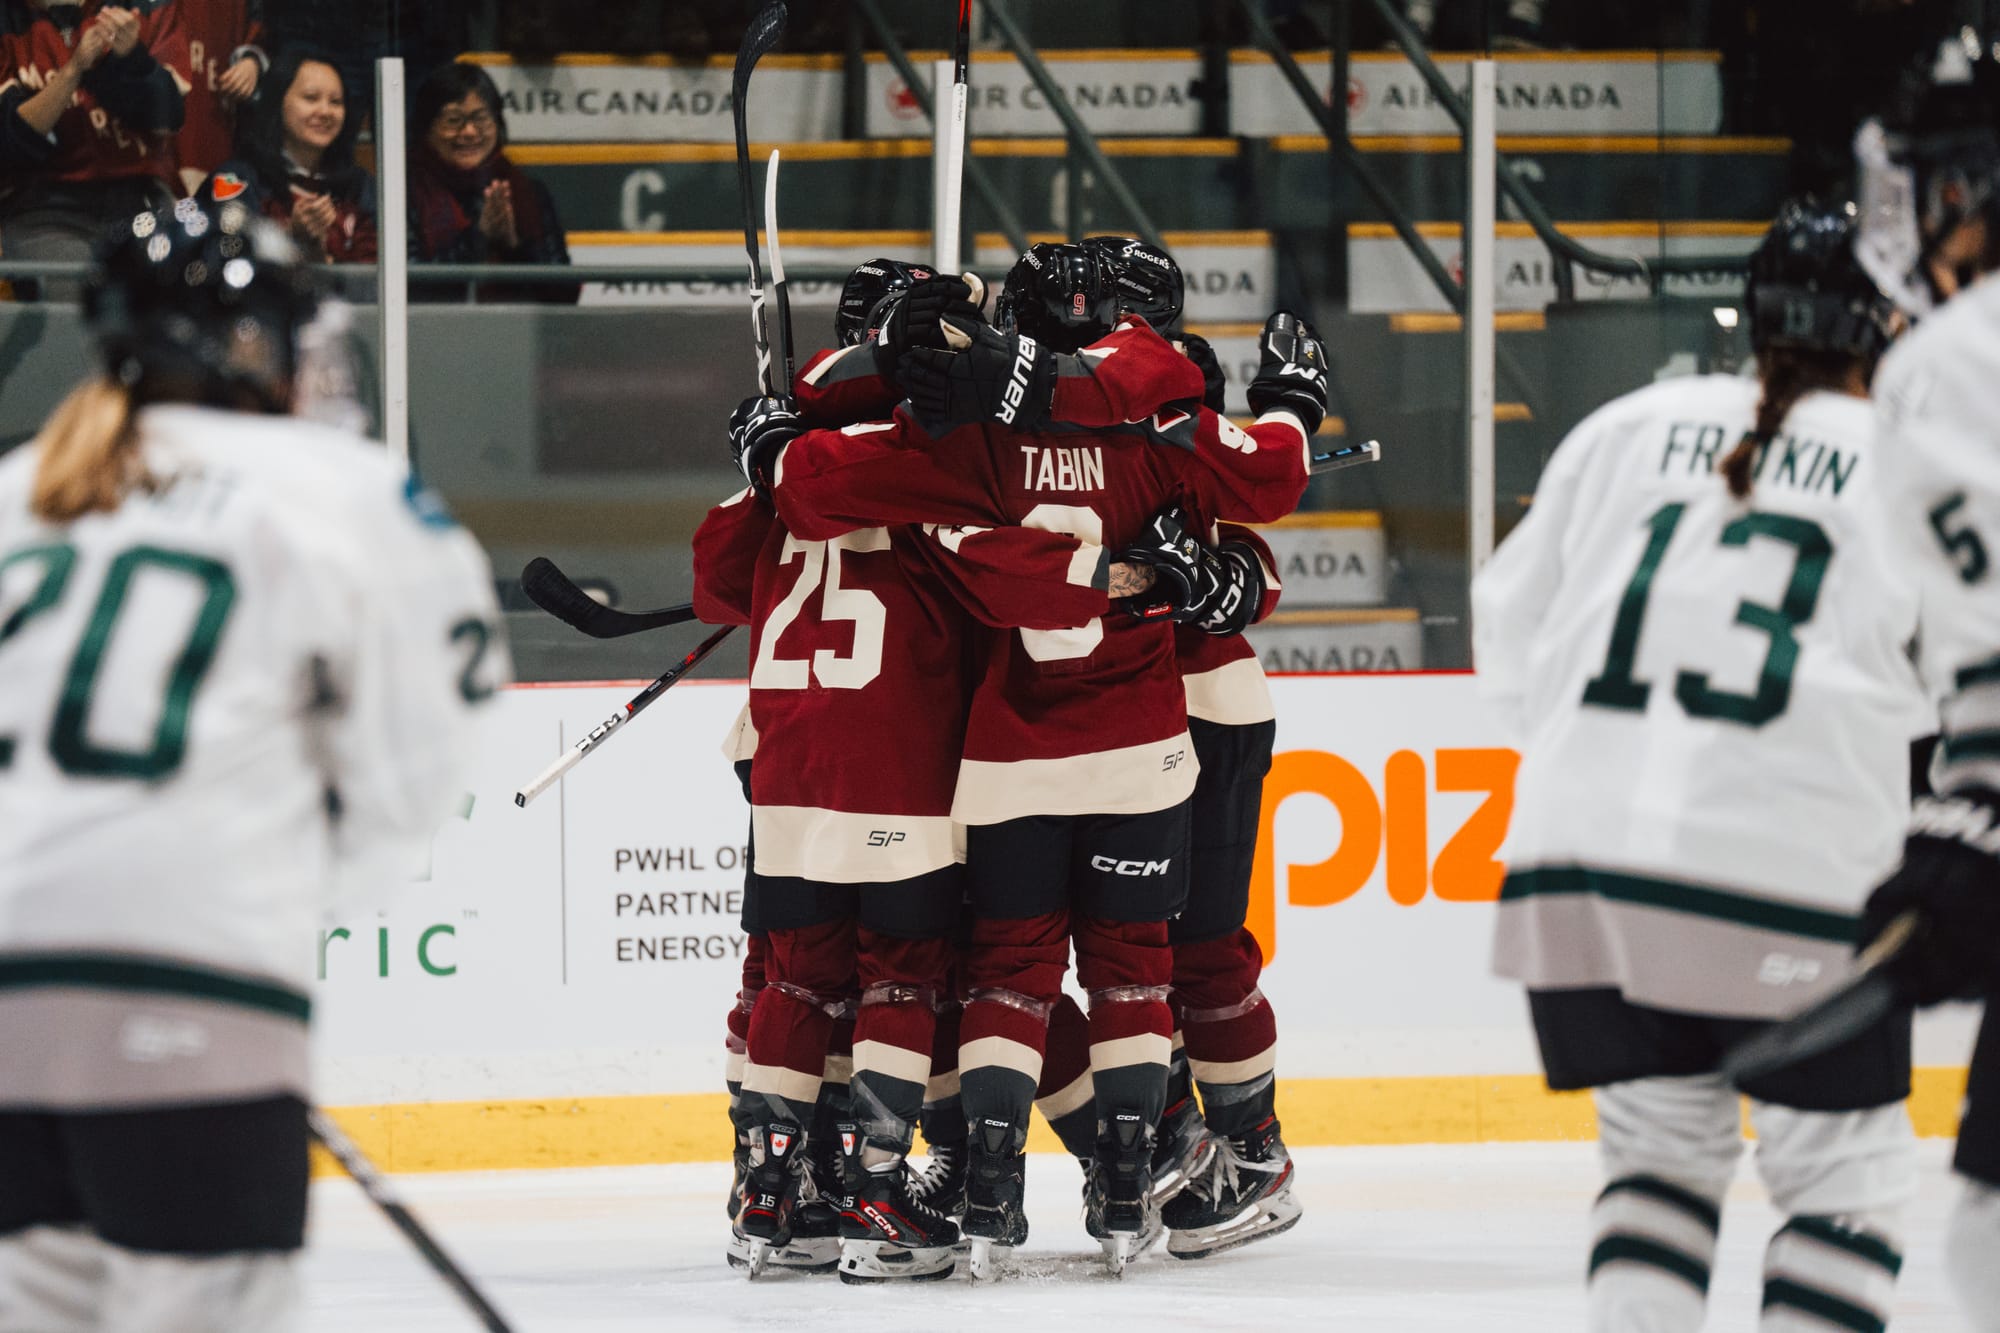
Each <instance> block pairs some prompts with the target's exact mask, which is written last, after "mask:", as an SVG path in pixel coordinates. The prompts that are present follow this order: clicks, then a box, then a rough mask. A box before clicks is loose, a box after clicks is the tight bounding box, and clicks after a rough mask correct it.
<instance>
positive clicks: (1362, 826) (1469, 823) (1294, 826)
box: [1246, 749, 1521, 963]
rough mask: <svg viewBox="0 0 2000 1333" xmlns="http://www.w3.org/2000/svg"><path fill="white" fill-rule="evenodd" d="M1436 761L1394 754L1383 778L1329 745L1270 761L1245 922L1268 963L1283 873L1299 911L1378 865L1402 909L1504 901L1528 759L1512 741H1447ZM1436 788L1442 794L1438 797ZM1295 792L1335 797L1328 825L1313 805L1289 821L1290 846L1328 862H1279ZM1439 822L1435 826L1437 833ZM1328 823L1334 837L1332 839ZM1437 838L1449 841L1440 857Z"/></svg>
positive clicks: (1345, 891)
mask: <svg viewBox="0 0 2000 1333" xmlns="http://www.w3.org/2000/svg"><path fill="white" fill-rule="evenodd" d="M1431 759H1432V763H1431V764H1426V763H1425V762H1424V756H1423V755H1421V754H1419V753H1417V752H1416V751H1414V750H1398V751H1396V752H1395V753H1394V754H1392V755H1390V756H1389V759H1388V762H1387V763H1386V764H1384V765H1383V769H1382V777H1381V781H1380V782H1379V783H1377V782H1374V781H1371V780H1370V778H1369V777H1368V775H1366V774H1364V773H1363V772H1362V771H1361V770H1360V769H1359V768H1357V767H1355V766H1354V765H1353V764H1352V763H1350V762H1349V761H1347V760H1346V759H1343V758H1342V757H1341V756H1339V755H1337V754H1330V753H1328V752H1327V751H1324V750H1287V751H1284V752H1283V753H1280V754H1278V755H1275V756H1274V757H1273V758H1272V761H1271V772H1270V776H1269V777H1267V778H1265V779H1264V808H1263V812H1262V813H1263V817H1262V819H1261V820H1260V821H1259V823H1258V827H1257V857H1256V862H1255V865H1254V868H1253V869H1252V871H1251V875H1250V912H1249V917H1248V919H1247V922H1246V924H1247V925H1248V926H1249V928H1250V932H1251V934H1253V935H1255V936H1256V937H1257V943H1258V945H1259V946H1260V947H1261V948H1262V949H1263V951H1264V960H1265V962H1266V963H1268V962H1270V960H1271V959H1272V958H1273V957H1275V956H1276V955H1277V951H1278V891H1279V890H1278V886H1279V883H1280V873H1281V871H1282V876H1283V881H1282V882H1283V884H1284V900H1285V902H1286V903H1287V904H1289V905H1290V906H1293V907H1332V906H1334V905H1335V904H1338V903H1344V902H1346V901H1347V900H1348V899H1349V898H1352V897H1353V896H1354V895H1355V894H1357V893H1359V892H1361V890H1362V889H1364V888H1366V887H1367V886H1368V885H1369V884H1370V883H1372V882H1373V881H1374V879H1375V872H1376V870H1377V869H1378V868H1379V869H1381V870H1382V871H1383V872H1384V873H1383V876H1382V878H1383V881H1384V885H1385V887H1386V888H1387V889H1388V890H1389V898H1390V900H1391V901H1393V902H1395V903H1397V904H1399V905H1401V906H1404V907H1414V906H1416V905H1417V904H1418V903H1420V902H1422V901H1423V900H1424V898H1425V896H1426V895H1427V894H1428V895H1432V896H1435V897H1436V898H1438V899H1439V900H1441V901H1443V902H1449V903H1490V902H1496V901H1498V900H1499V897H1500V881H1501V880H1502V879H1504V878H1505V877H1506V867H1505V866H1503V865H1501V864H1500V861H1499V860H1498V854H1499V851H1500V843H1501V840H1502V839H1503V838H1505V837H1506V835H1507V822H1508V820H1509V819H1511V818H1512V817H1513V814H1514V771H1515V769H1517V768H1519V767H1520V764H1521V756H1520V755H1519V754H1518V753H1517V752H1515V751H1513V750H1507V749H1462V750H1461V749H1439V750H1434V751H1432V754H1431ZM1433 792H1435V794H1436V796H1439V797H1444V798H1446V799H1443V800H1437V799H1434V796H1433ZM1294 798H1300V799H1302V800H1307V798H1311V799H1309V800H1307V804H1308V805H1309V806H1310V805H1313V804H1320V806H1321V808H1322V809H1323V808H1324V806H1327V805H1330V806H1332V807H1333V813H1334V814H1336V815H1337V816H1339V818H1338V819H1337V820H1336V821H1327V820H1325V819H1324V818H1322V817H1321V816H1319V815H1318V814H1317V813H1315V814H1313V815H1310V816H1308V817H1307V818H1306V819H1305V820H1297V821H1294V820H1288V821H1286V831H1287V834H1288V835H1289V836H1288V837H1287V838H1286V851H1287V852H1288V853H1290V854H1296V853H1298V852H1300V851H1309V852H1318V853H1319V854H1320V855H1321V856H1322V857H1323V859H1321V860H1318V861H1291V862H1287V863H1286V864H1285V865H1283V866H1282V867H1281V866H1280V865H1279V861H1278V842H1277V828H1278V823H1279V812H1280V810H1281V809H1282V807H1283V806H1284V804H1285V802H1287V801H1289V800H1292V799H1294ZM1433 822H1435V823H1436V824H1437V825H1439V827H1438V828H1436V829H1433V827H1432V824H1433ZM1332 829H1338V833H1337V834H1336V835H1333V836H1332V837H1331V838H1329V837H1328V836H1327V831H1328V830H1332ZM1301 833H1304V834H1305V836H1304V837H1300V834H1301ZM1434 835H1435V838H1434ZM1436 840H1442V842H1443V844H1444V845H1443V848H1442V849H1441V850H1440V851H1439V852H1438V853H1437V855H1436V857H1435V858H1433V857H1432V855H1431V847H1432V845H1433V843H1434V841H1436ZM1329 842H1331V844H1332V845H1331V849H1330V850H1328V844H1329ZM1301 844H1303V845H1301Z"/></svg>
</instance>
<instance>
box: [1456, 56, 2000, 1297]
mask: <svg viewBox="0 0 2000 1333" xmlns="http://www.w3.org/2000/svg"><path fill="white" fill-rule="evenodd" d="M1966 31H1967V32H1968V33H1969V32H1970V29H1968V30H1966ZM1996 56H2000V52H1989V51H1984V50H1982V49H1980V47H1979V45H1978V44H1977V43H1976V42H1973V41H1971V39H1970V38H1969V37H1965V38H1961V37H1957V36H1954V37H1953V38H1952V39H1951V40H1950V41H1948V42H1946V43H1945V44H1944V45H1943V47H1942V48H1941V49H1940V50H1939V51H1938V52H1937V54H1936V57H1935V59H1934V60H1933V59H1931V58H1929V56H1928V54H1927V57H1926V59H1925V60H1924V61H1923V62H1922V64H1921V65H1920V66H1918V67H1916V68H1913V69H1912V70H1911V71H1910V72H1909V76H1908V78H1907V79H1906V80H1905V81H1904V83H1903V84H1902V86H1901V87H1900V88H1899V89H1898V91H1897V95H1896V98H1895V100H1894V103H1893V104H1892V105H1891V106H1889V107H1888V108H1886V109H1885V110H1884V111H1883V112H1882V114H1881V115H1880V116H1878V117H1876V118H1873V119H1871V120H1869V121H1868V122H1867V123H1866V124H1865V125H1864V127H1863V129H1862V131H1861V133H1860V135H1859V136H1858V138H1857V140H1856V173H1855V176H1856V198H1857V200H1858V203H1856V204H1848V203H1836V204H1828V203H1824V202H1817V201H1810V200H1807V201H1799V202H1795V203H1793V204H1791V205H1788V206H1787V207H1786V209H1785V210H1784V212H1783V213H1782V215H1781V216H1780V217H1779V219H1778V221H1777V223H1776V225H1775V226H1774V227H1773V228H1772V229H1771V231H1770V233H1769V235H1768V236H1767V237H1766V239H1765V241H1764V243H1763V245H1762V246H1761V248H1759V249H1758V251H1757V252H1756V254H1755V255H1754V256H1753V258H1752V260H1751V264H1750V275H1749V278H1750V281H1749V288H1748V292H1747V294H1746V302H1745V304H1746V305H1747V307H1748V313H1749V322H1750V335H1751V341H1752V345H1753V346H1754V348H1755V350H1756V355H1757V375H1756V377H1755V378H1754V379H1753V378H1749V377H1736V376H1722V375H1701V376H1695V377H1691V378H1677V379H1668V380H1663V381H1661V382H1659V383H1657V384H1653V385H1650V386H1648V387H1646V388H1643V389H1640V390H1639V391H1637V392H1635V393H1631V394H1628V395H1626V396H1624V397H1622V398H1619V399H1617V400H1616V401H1614V402H1611V403H1609V404H1607V405H1606V406H1604V407H1603V408H1600V409H1599V410H1598V411H1597V412H1595V413H1593V414H1592V415H1591V416H1590V417H1588V418H1587V419H1586V420H1584V421H1583V423H1582V424H1580V425H1579V426H1578V427H1577V428H1576V429H1575V430H1574V431H1572V432H1571V434H1570V435H1569V436H1568V438H1567V439H1565V440H1564V441H1563V443H1562V444H1561V446H1560V447H1559V448H1558V449H1557V450H1556V452H1555V454H1554V456H1553V457H1552V458H1551V459H1550V461H1549V464H1548V466H1547V468H1546V469H1545V470H1544V472H1543V475H1542V478H1541V481H1540V484H1539V486H1538V487H1537V489H1536V492H1535V497H1534V502H1533V505H1532V507H1531V508H1530V510H1529V512H1528V515H1527V517H1526V518H1525V519H1524V520H1523V521H1522V523H1521V524H1520V526H1519V527H1518V528H1517V529H1516V530H1515V531H1514V532H1513V534H1512V535H1511V536H1510V537H1509V538H1508V540H1507V541H1506V542H1505V543H1504V544H1503V545H1502V547H1501V548H1500V550H1499V551H1498V552H1497V553H1496V555H1495V556H1494V558H1493V560H1492V561H1491V563H1490V564H1488V565H1487V567H1486V568H1485V570H1484V571H1483V572H1482V573H1481V575H1480V576H1479V577H1478V579H1477V580H1476V581H1475V583H1474V588H1473V614H1474V624H1475V634H1474V649H1475V659H1476V665H1477V668H1478V673H1479V683H1480V686H1481V689H1482V692H1483V693H1484V694H1485V695H1486V696H1487V697H1488V698H1490V699H1491V700H1493V701H1495V703H1496V704H1497V705H1498V706H1499V707H1500V708H1501V710H1502V711H1504V713H1505V714H1506V717H1507V719H1508V723H1509V725H1511V727H1512V729H1513V737H1512V739H1513V742H1514V744H1515V745H1517V746H1518V748H1519V749H1520V751H1521V767H1520V770H1519V773H1518V777H1517V783H1516V793H1515V795H1516V804H1515V808H1514V814H1513V820H1512V825H1511V827H1510V830H1509V845H1508V850H1507V876H1506V879H1505V882H1504V885H1503V888H1502V892H1501V902H1500V906H1499V923H1498V931H1497V935H1496V939H1495V949H1494V962H1495V966H1496V968H1497V970H1498V971H1499V972H1500V973H1501V974H1502V975H1504V976H1507V977H1509V978H1512V979H1515V980H1517V981H1520V982H1523V983H1525V984H1526V986H1527V988H1528V998H1529V1008H1530V1013H1531V1015H1532V1017H1533V1021H1534V1027H1535V1033H1536V1036H1537V1038H1538V1041H1539V1044H1540V1047H1541V1054H1542V1060H1543V1065H1544V1068H1545V1070H1546V1072H1547V1076H1548V1081H1549V1084H1550V1086H1551V1087H1552V1088H1556V1089H1580V1088H1593V1089H1595V1090H1596V1091H1595V1097H1596V1105H1597V1112H1598V1131H1599V1142H1600V1148H1601V1154H1602V1160H1603V1165H1604V1169H1605V1176H1606V1184H1605V1187H1604V1190H1603V1193H1602V1194H1601V1195H1600V1196H1599V1198H1598V1199H1597V1202H1596V1204H1595V1207H1594V1209H1593V1213H1592V1219H1591V1221H1592V1228H1591V1238H1590V1253H1589V1263H1588V1274H1589V1277H1588V1290H1589V1296H1588V1310H1589V1314H1588V1323H1587V1326H1588V1327H1589V1328H1590V1329H1591V1330H1592V1333H1637V1331H1640V1330H1643V1331H1644V1333H1695V1330H1698V1329H1700V1328H1701V1327H1702V1326H1703V1321H1704V1317H1705V1313H1706V1305H1707V1296H1708V1287H1709V1278H1710V1274H1711V1270H1712V1269H1713V1266H1714V1263H1715V1256H1716V1250H1717V1239H1718V1235H1719V1230H1720V1227H1721V1225H1722V1222H1723V1214H1724V1208H1723V1203H1724V1199H1725V1196H1726V1195H1727V1193H1728V1191H1729V1186H1730V1179H1731V1176H1732V1174H1733V1171H1734V1168H1735V1166H1736V1163H1737V1160H1738V1158H1739V1157H1740V1156H1741V1155H1742V1152H1743V1133H1742V1109H1741V1097H1740V1096H1739V1094H1742V1095H1747V1096H1748V1098H1749V1100H1750V1116H1751V1119H1752V1121H1753V1122H1754V1124H1755V1128H1756V1131H1757V1165H1758V1169H1759V1173H1760V1174H1761V1175H1762V1177H1763V1179H1764V1183H1765V1185H1766V1187H1767V1188H1768V1190H1769V1192H1770V1196H1771V1200H1772V1202H1773V1204H1774V1205H1775V1206H1776V1208H1777V1210H1778V1211H1779V1212H1780V1214H1782V1215H1783V1217H1784V1219H1785V1220H1784V1223H1783V1225H1782V1226H1781V1227H1780V1229H1779V1230H1778V1231H1777V1233H1776V1234H1775V1235H1774V1236H1773V1237H1772V1238H1771V1241H1770V1243H1769V1245H1768V1247H1767V1249H1766V1251H1765V1255H1764V1265H1763V1279H1764V1280H1763V1291H1762V1302H1761V1306H1760V1314H1759V1316H1758V1318H1759V1323H1758V1327H1759V1328H1761V1329H1763V1330H1766V1333H1776V1331H1778V1330H1818V1331H1827V1330H1831V1331H1833V1333H1839V1331H1841V1330H1853V1331H1854V1333H1868V1331H1870V1330H1881V1329H1883V1328H1884V1327H1885V1326H1886V1325H1887V1324H1888V1322H1889V1317H1890V1313H1891V1307H1892V1304H1893V1300H1894V1295H1895V1282H1896V1278H1897V1275H1898V1273H1899V1272H1900V1270H1901V1268H1902V1264H1903V1255H1904V1251H1905V1249H1906V1245H1907V1240H1908V1233H1909V1227H1908V1225H1907V1223H1906V1221H1905V1218H1904V1211H1905V1207H1906V1205H1907V1204H1908V1203H1909V1202H1910V1201H1911V1200H1912V1199H1913V1198H1914V1197H1915V1195H1916V1193H1917V1190H1918V1186H1919V1172H1918V1170H1917V1165H1916V1158H1915V1142H1914V1132H1913V1129H1912V1126H1911V1121H1910V1117H1909V1114H1908V1112H1907V1110H1906V1106H1905V1103H1906V1100H1907V1099H1908V1097H1909V1094H1910V1085H1911V1068H1910V1067H1911V1056H1912V1051H1911V1044H1912V1030H1911V1010H1912V1008H1913V1007H1917V1006H1923V1005H1931V1004H1936V1003H1938V1002H1941V1001H1945V1000H1951V999H1975V1000H1976V999H1980V998H1987V999H1989V1000H1990V997H1991V996H1992V995H1993V994H1994V993H1995V991H1996V989H2000V586H1996V580H2000V568H1996V566H1995V563H1994V561H1995V556H1996V554H1997V553H2000V552H1996V548H1995V547H1994V546H1993V545H1992V543H1994V542H1995V541H2000V441H1996V436H1995V425H1996V423H2000V278H1995V277H1993V276H1991V275H1992V274H1993V272H1994V271H1995V270H1996V269H2000V69H1996V68H1995V58H1996ZM1892 343H1893V345H1892ZM1926 738H1929V739H1926ZM1933 742H1934V747H1935V748H1934V753H1933V749H1932V746H1933ZM1913 745H1914V749H1913ZM1913 754H1914V756H1915V757H1916V762H1914V763H1913V762H1912V756H1913ZM1913 788H1914V789H1915V795H1916V797H1917V799H1916V809H1915V818H1914V820H1913V819H1912V816H1911V800H1912V795H1913V790H1912V789H1913ZM1911 926H1914V927H1915V934H1914V937H1913V938H1912V939H1911V941H1910V942H1909V943H1908V944H1907V945H1906V946H1905V947H1904V948H1902V950H1901V951H1900V952H1898V953H1894V954H1893V956H1892V957H1891V958H1890V960H1889V961H1888V963H1887V964H1886V966H1885V967H1884V968H1883V974H1884V975H1886V976H1887V977H1888V978H1889V979H1890V980H1891V981H1892V982H1893V989H1894V993H1895V995H1896V997H1897V998H1898V999H1899V1000H1900V1001H1902V1003H1901V1004H1899V1005H1896V1006H1894V1007H1893V1008H1891V1009H1890V1012H1888V1013H1887V1014H1886V1015H1885V1016H1883V1017H1881V1018H1879V1019H1877V1020H1876V1021H1874V1022H1873V1023H1872V1024H1870V1025H1868V1026H1866V1027H1865V1028H1864V1027H1861V1026H1859V1025H1858V1022H1857V1023H1856V1024H1851V1025H1848V1026H1841V1027H1839V1028H1837V1029H1828V1032H1829V1036H1830V1038H1844V1039H1842V1040H1839V1041H1838V1044H1834V1045H1831V1046H1830V1048H1827V1049H1823V1050H1819V1051H1817V1052H1816V1053H1811V1052H1810V1048H1809V1047H1808V1046H1807V1045H1806V1044H1804V1043H1803V1042H1802V1041H1801V1040H1800V1038H1799V1037H1798V1036H1797V1035H1796V1034H1793V1035H1792V1036H1791V1037H1790V1040H1791V1041H1792V1043H1793V1052H1792V1053H1793V1054H1794V1055H1800V1056H1803V1057H1804V1058H1797V1059H1794V1060H1793V1062H1792V1063H1791V1064H1790V1065H1789V1066H1783V1067H1766V1068H1764V1069H1763V1070H1761V1071H1759V1070H1755V1069H1752V1070H1751V1071H1750V1072H1749V1073H1747V1074H1744V1075H1743V1076H1741V1077H1740V1079H1739V1080H1738V1081H1736V1082H1732V1081H1730V1079H1728V1078H1726V1077H1725V1076H1724V1074H1723V1073H1721V1072H1718V1071H1719V1067H1720V1066H1721V1064H1722V1063H1723V1061H1722V1057H1723V1054H1724V1052H1725V1051H1727V1050H1729V1049H1730V1048H1732V1047H1733V1046H1734V1045H1736V1044H1737V1043H1739V1042H1742V1041H1743V1040H1744V1039H1745V1038H1746V1037H1748V1036H1750V1035H1752V1034H1756V1033H1759V1032H1760V1031H1761V1030H1763V1029H1765V1028H1767V1027H1768V1025H1769V1023H1770V1022H1771V1021H1772V1020H1777V1019H1783V1018H1786V1017H1789V1016H1791V1015H1793V1014H1796V1013H1798V1012H1799V1011H1801V1010H1802V1009H1804V1008H1806V1007H1807V1006H1808V1005H1809V1004H1811V1003H1812V1002H1814V1001H1816V1000H1818V999H1820V998H1821V997H1823V996H1826V995H1828V994H1829V993H1831V992H1833V991H1835V990H1836V989H1838V988H1840V987H1841V986H1842V985H1843V984H1844V983H1845V982H1847V981H1848V980H1849V979H1850V978H1852V977H1853V976H1854V974H1855V969H1856V962H1855V951H1856V949H1857V947H1865V946H1868V945H1870V944H1871V943H1873V942H1875V941H1877V940H1881V941H1882V942H1883V943H1884V945H1885V947H1886V946H1888V945H1891V944H1893V943H1894V941H1895V940H1896V939H1897V938H1898V937H1899V936H1901V935H1902V934H1903V932H1904V931H1905V930H1906V929H1908V928H1909V927H1911ZM1892 930H1893V931H1894V933H1893V934H1891V931H1892ZM1864 1017H1865V1015H1864ZM1821 1044H1824V1043H1821ZM1732 1064H1733V1067H1741V1068H1746V1069H1747V1068H1749V1064H1748V1062H1747V1061H1745V1062H1743V1063H1742V1064H1740V1065H1736V1064H1734V1062H1732ZM1955 1164H1956V1166H1957V1169H1958V1171H1959V1173H1960V1174H1961V1175H1962V1176H1963V1177H1964V1178H1965V1187H1964V1190H1963V1193H1962V1195H1961V1197H1960V1200H1959V1203H1958V1205H1957V1208H1956V1211H1955V1212H1954V1214H1953V1216H1952V1219H1951V1222H1950V1225H1949V1229H1948V1232H1947V1237H1946V1242H1945V1245H1946V1256H1945V1258H1946V1268H1947V1270H1948V1272H1949V1273H1950V1275H1951V1279H1952V1282H1953V1284H1954V1286H1955V1287H1956V1288H1957V1290H1958V1294H1959V1297H1960V1300H1961V1303H1962V1306H1963V1309H1964V1312H1965V1314H1966V1315H1967V1316H1968V1317H1969V1318H1970V1320H1971V1321H1972V1325H1973V1326H1974V1327H1975V1328H1977V1329H1979V1330H1981V1331H1982V1333H1995V1331H1996V1330H2000V1018H1996V1017H1995V1016H1994V1014H1993V1013H1992V1012H1991V1007H1990V1004H1989V1012H1988V1014H1987V1017H1986V1020H1985V1024H1984V1027H1983V1029H1982V1030H1981V1033H1980V1036H1979V1039H1978V1044H1977V1046H1976V1048H1975V1051H1974V1055H1973V1060H1972V1071H1971V1078H1970V1085H1969V1087H1968V1089H1967V1100H1966V1105H1965V1113H1964V1116H1963V1118H1962V1121H1961V1124H1960V1131H1959V1141H1958V1153H1957V1158H1956V1163H1955ZM1729 1326H1730V1327H1736V1326H1737V1325H1736V1324H1733V1323H1732V1324H1731V1325H1729Z"/></svg>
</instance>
